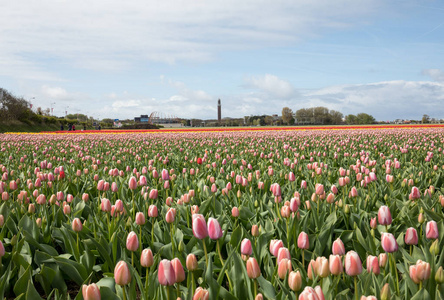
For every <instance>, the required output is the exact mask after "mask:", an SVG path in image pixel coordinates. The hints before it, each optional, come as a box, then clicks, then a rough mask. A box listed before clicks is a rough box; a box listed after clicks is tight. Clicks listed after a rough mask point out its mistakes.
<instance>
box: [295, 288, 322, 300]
mask: <svg viewBox="0 0 444 300" xmlns="http://www.w3.org/2000/svg"><path fill="white" fill-rule="evenodd" d="M298 299H299V300H321V298H319V296H318V294H317V293H316V291H315V289H314V288H312V287H311V286H306V287H305V288H304V290H303V291H302V293H300V294H299V298H298Z"/></svg>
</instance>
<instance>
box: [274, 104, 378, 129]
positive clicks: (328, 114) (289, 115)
mask: <svg viewBox="0 0 444 300" xmlns="http://www.w3.org/2000/svg"><path fill="white" fill-rule="evenodd" d="M282 122H283V123H284V124H286V125H293V124H300V125H302V124H322V125H339V124H343V123H346V124H373V123H375V122H376V120H375V118H374V117H373V116H371V115H369V114H366V113H360V114H357V115H351V114H350V115H347V116H345V118H344V115H343V114H342V113H341V112H339V111H336V110H329V109H328V108H327V107H323V106H318V107H312V108H301V109H299V110H297V111H296V112H295V113H293V111H292V110H291V108H289V107H284V108H283V109H282Z"/></svg>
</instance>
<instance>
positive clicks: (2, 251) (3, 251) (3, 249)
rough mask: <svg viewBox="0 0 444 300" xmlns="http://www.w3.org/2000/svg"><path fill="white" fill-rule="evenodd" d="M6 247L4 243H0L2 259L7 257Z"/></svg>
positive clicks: (0, 256)
mask: <svg viewBox="0 0 444 300" xmlns="http://www.w3.org/2000/svg"><path fill="white" fill-rule="evenodd" d="M5 253H6V252H5V246H4V245H3V243H2V241H0V258H2V257H3V256H5Z"/></svg>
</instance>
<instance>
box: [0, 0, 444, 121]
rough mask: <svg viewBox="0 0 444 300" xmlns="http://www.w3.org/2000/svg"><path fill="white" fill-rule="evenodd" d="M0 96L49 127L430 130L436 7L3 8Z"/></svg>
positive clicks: (442, 58) (424, 2)
mask: <svg viewBox="0 0 444 300" xmlns="http://www.w3.org/2000/svg"><path fill="white" fill-rule="evenodd" d="M1 7H2V9H1V11H2V13H1V17H0V87H2V88H5V89H7V90H9V91H10V92H12V93H13V94H15V95H17V96H22V97H24V98H25V99H27V100H30V101H31V102H32V104H33V106H34V107H38V106H40V107H42V108H49V107H53V108H54V115H57V116H64V115H65V111H67V112H68V113H74V114H75V113H83V114H87V115H90V116H94V117H96V118H100V119H103V118H113V119H114V118H118V119H125V118H133V117H134V116H138V115H140V114H150V113H151V112H154V111H156V112H159V113H161V114H163V115H172V116H177V117H182V118H204V119H206V118H216V117H217V109H216V105H217V99H219V98H220V99H221V101H222V116H223V117H228V116H229V117H243V116H246V115H252V114H274V113H276V114H281V111H282V108H283V107H284V106H288V107H290V108H291V109H292V110H293V111H296V110H297V109H300V108H307V107H312V106H326V107H328V108H329V109H335V110H339V111H341V112H342V113H343V114H344V115H346V114H350V113H351V114H357V113H360V112H366V113H369V114H371V115H373V116H374V117H375V118H376V119H377V120H392V119H396V118H410V119H420V118H421V117H422V115H423V114H428V115H430V116H431V117H436V118H444V105H443V104H444V17H443V16H444V2H443V1H441V0H435V1H433V0H402V1H401V0H386V1H383V0H335V1H326V0H224V1H219V0H214V1H209V0H187V1H185V0H174V1H172V0H162V1H154V0H144V1H139V0H132V1H115V0H106V1H105V0H95V1H85V0H77V1H68V0H53V1H48V0H40V1H33V0H21V1H3V2H2V4H1Z"/></svg>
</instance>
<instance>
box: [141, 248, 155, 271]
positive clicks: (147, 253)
mask: <svg viewBox="0 0 444 300" xmlns="http://www.w3.org/2000/svg"><path fill="white" fill-rule="evenodd" d="M153 263H154V258H153V252H152V251H151V249H149V248H146V249H143V251H142V254H141V255H140V265H141V266H142V267H144V268H149V267H151V266H152V265H153Z"/></svg>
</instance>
